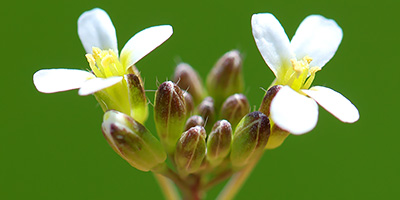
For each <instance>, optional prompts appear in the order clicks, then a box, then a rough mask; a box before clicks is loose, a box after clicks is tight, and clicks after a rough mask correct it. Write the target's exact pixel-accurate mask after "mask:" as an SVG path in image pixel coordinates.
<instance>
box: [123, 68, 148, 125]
mask: <svg viewBox="0 0 400 200" xmlns="http://www.w3.org/2000/svg"><path fill="white" fill-rule="evenodd" d="M124 77H125V80H126V84H127V86H128V98H129V104H130V107H131V116H132V117H133V118H134V119H135V120H136V121H138V122H140V123H144V122H145V121H146V119H147V117H148V115H149V109H148V106H147V99H146V94H145V93H144V88H143V85H142V82H141V80H140V77H138V76H137V75H135V74H126V75H125V76H124Z"/></svg>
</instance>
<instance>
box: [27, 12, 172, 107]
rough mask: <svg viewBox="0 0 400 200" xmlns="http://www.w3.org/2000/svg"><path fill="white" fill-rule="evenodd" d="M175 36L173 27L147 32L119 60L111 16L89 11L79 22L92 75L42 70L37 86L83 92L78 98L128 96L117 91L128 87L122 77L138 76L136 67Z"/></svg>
mask: <svg viewBox="0 0 400 200" xmlns="http://www.w3.org/2000/svg"><path fill="white" fill-rule="evenodd" d="M172 32H173V31H172V27H171V26H170V25H160V26H153V27H150V28H147V29H144V30H142V31H140V32H139V33H137V34H136V35H134V36H133V37H132V38H131V39H130V40H129V41H128V42H127V43H126V44H125V46H124V47H123V48H122V51H121V54H120V55H119V56H118V48H117V37H116V32H115V28H114V25H113V24H112V22H111V19H110V17H109V16H108V14H107V13H106V12H105V11H104V10H102V9H99V8H95V9H92V10H90V11H86V12H84V13H83V14H82V15H81V16H80V17H79V19H78V34H79V38H80V39H81V42H82V44H83V46H84V48H85V50H86V53H87V54H86V58H87V60H88V62H89V65H90V68H91V70H92V72H88V71H84V70H77V69H42V70H39V71H37V72H36V73H35V74H34V76H33V81H34V84H35V86H36V88H37V90H39V91H40V92H43V93H54V92H61V91H66V90H72V89H78V88H80V89H79V95H82V96H84V95H89V94H94V93H96V92H98V91H100V90H103V89H106V88H109V87H111V86H113V87H114V89H115V91H109V92H110V93H112V94H109V95H110V96H109V97H110V98H112V96H115V98H117V96H119V97H121V96H125V95H124V94H125V93H127V91H126V90H125V89H122V88H119V89H118V84H120V86H121V87H122V86H123V85H124V84H125V87H126V83H125V82H124V81H122V80H123V79H124V77H123V76H124V75H125V74H132V73H135V72H134V71H135V70H134V64H135V63H136V62H137V61H139V60H140V59H141V58H143V57H144V56H145V55H147V54H148V53H150V52H151V51H152V50H154V49H155V48H157V47H158V46H159V45H161V44H162V43H163V42H164V41H166V40H167V39H168V38H169V37H170V36H171V35H172ZM116 93H122V94H116ZM125 99H128V98H127V97H126V98H125Z"/></svg>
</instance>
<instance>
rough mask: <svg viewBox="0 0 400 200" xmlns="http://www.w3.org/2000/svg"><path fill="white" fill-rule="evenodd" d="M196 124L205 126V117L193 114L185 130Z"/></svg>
mask: <svg viewBox="0 0 400 200" xmlns="http://www.w3.org/2000/svg"><path fill="white" fill-rule="evenodd" d="M195 126H204V119H203V118H202V117H201V116H199V115H193V116H191V117H189V119H188V120H187V121H186V125H185V131H187V130H189V129H190V128H192V127H195Z"/></svg>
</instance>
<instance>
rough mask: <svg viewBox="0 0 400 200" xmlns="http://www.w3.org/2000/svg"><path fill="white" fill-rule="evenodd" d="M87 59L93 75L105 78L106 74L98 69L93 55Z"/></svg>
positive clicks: (89, 55) (88, 55) (87, 55)
mask: <svg viewBox="0 0 400 200" xmlns="http://www.w3.org/2000/svg"><path fill="white" fill-rule="evenodd" d="M85 56H86V59H87V61H88V63H89V66H90V69H92V71H93V73H94V74H95V75H96V76H97V77H104V74H103V73H101V71H100V70H99V69H98V68H97V66H96V61H95V59H94V58H93V55H92V54H86V55H85Z"/></svg>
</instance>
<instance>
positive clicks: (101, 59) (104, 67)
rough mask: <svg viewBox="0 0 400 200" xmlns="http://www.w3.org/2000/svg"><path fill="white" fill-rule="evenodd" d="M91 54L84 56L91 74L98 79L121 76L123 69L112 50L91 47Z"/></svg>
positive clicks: (123, 72)
mask: <svg viewBox="0 0 400 200" xmlns="http://www.w3.org/2000/svg"><path fill="white" fill-rule="evenodd" d="M92 51H93V54H86V59H87V61H88V62H89V66H90V68H91V69H92V71H93V73H94V74H95V75H96V76H97V77H99V78H107V77H111V76H123V75H124V74H126V73H125V69H124V68H123V66H122V64H121V62H120V61H119V58H118V56H117V54H115V52H114V51H113V50H111V49H110V50H101V49H99V48H97V47H93V49H92Z"/></svg>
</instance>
